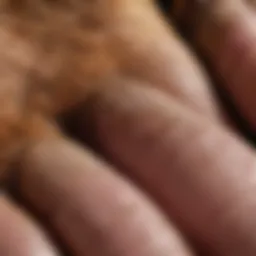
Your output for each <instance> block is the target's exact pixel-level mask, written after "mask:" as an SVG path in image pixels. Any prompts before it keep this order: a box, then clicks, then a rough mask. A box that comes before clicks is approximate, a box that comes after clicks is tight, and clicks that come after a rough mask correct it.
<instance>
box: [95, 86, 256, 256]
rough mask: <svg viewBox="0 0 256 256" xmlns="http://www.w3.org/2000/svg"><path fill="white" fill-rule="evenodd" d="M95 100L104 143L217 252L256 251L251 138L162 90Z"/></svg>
mask: <svg viewBox="0 0 256 256" xmlns="http://www.w3.org/2000/svg"><path fill="white" fill-rule="evenodd" d="M94 100H95V101H94V107H93V111H92V115H93V118H94V128H95V131H96V135H95V136H96V137H97V138H98V142H99V144H100V146H101V147H102V148H103V149H104V150H105V152H106V153H107V156H109V158H110V159H111V160H112V161H113V162H114V163H117V164H119V166H122V167H124V170H127V175H130V176H131V177H132V178H133V179H136V180H137V181H139V182H140V184H141V185H143V186H144V187H145V188H146V189H147V191H148V192H149V193H151V195H153V196H154V197H155V198H156V199H157V200H158V201H159V202H160V203H161V205H162V207H163V208H164V209H165V210H166V211H167V212H168V214H169V216H171V217H173V218H174V219H175V220H176V221H177V223H178V224H179V226H180V228H183V230H185V231H186V232H188V234H189V235H191V236H192V237H193V238H194V239H195V240H198V241H199V242H201V243H203V244H205V245H206V246H209V247H210V248H211V250H210V251H212V252H213V254H214V255H236V256H242V255H248V256H249V255H250V256H253V255H255V253H256V246H255V245H256V237H255V233H256V221H255V218H254V216H255V213H256V200H255V196H254V194H255V190H256V184H255V171H256V168H255V166H256V161H255V155H254V153H253V152H252V150H251V149H250V148H249V147H248V146H247V145H244V144H243V142H242V141H240V139H239V138H237V137H235V135H233V134H231V133H229V132H227V131H226V130H224V128H223V127H218V125H217V124H216V123H210V122H209V121H208V120H207V119H203V118H202V117H201V116H199V115H197V114H196V113H195V112H193V111H190V110H188V109H187V108H186V107H184V106H182V105H181V104H180V103H177V102H176V101H175V100H174V99H173V101H170V98H167V97H166V96H165V95H164V94H161V93H160V92H157V91H156V90H149V89H148V90H146V89H143V88H140V87H133V86H131V85H130V86H129V87H123V88H118V89H117V88H116V89H115V90H112V91H110V90H108V91H105V93H103V92H102V93H101V95H98V97H95V99H94ZM95 102H96V103H95ZM92 121H93V120H91V122H92Z"/></svg>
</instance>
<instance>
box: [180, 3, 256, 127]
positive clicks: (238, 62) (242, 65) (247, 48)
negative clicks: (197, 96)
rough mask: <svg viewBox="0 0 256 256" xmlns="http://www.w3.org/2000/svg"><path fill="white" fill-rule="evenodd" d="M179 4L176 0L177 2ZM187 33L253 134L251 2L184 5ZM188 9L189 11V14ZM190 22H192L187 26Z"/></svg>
mask: <svg viewBox="0 0 256 256" xmlns="http://www.w3.org/2000/svg"><path fill="white" fill-rule="evenodd" d="M177 1H179V0H177ZM185 2H186V5H187V6H188V5H190V7H191V6H193V8H190V10H189V9H187V12H186V11H185V10H186V8H184V10H183V19H184V17H185V16H187V15H186V14H185V13H190V15H189V16H190V17H191V18H190V20H189V23H188V21H187V27H188V30H190V32H191V33H192V37H193V38H194V41H195V43H196V45H197V46H198V48H199V50H201V52H202V53H203V55H204V56H205V57H206V59H207V60H208V61H209V62H210V65H211V67H212V69H213V70H214V71H215V72H216V73H217V75H218V76H219V78H220V80H221V82H222V84H223V87H224V88H225V90H226V91H227V92H228V93H229V94H230V95H231V98H232V100H233V101H234V103H235V105H236V107H237V109H238V111H239V112H240V114H242V115H243V116H244V117H245V118H246V119H247V121H248V122H249V125H250V128H252V129H253V131H256V101H255V97H256V87H255V81H256V75H255V74H256V73H255V70H256V55H255V52H256V47H255V45H256V44H255V43H256V29H255V25H256V13H255V1H245V0H236V1H230V0H223V1H220V0H218V1H211V0H208V1H192V2H193V3H192V4H191V3H189V2H191V1H185ZM191 9H192V10H191ZM191 20H193V21H194V22H191Z"/></svg>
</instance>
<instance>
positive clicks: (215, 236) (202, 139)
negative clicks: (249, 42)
mask: <svg viewBox="0 0 256 256" xmlns="http://www.w3.org/2000/svg"><path fill="white" fill-rule="evenodd" d="M223 2H224V1H223ZM226 3H228V2H226ZM237 3H238V1H237ZM233 6H236V5H233ZM224 7H226V6H224ZM212 11H213V13H214V9H213V10H212ZM237 11H240V12H241V13H242V14H243V12H244V11H245V9H244V8H238V9H237ZM149 13H150V12H149ZM153 13H154V12H153ZM241 13H240V14H241ZM242 14H241V15H242ZM228 17H229V16H228ZM235 17H236V16H235ZM239 17H240V16H239ZM214 18H215V19H216V20H218V19H217V18H218V16H217V17H214ZM152 20H154V19H152ZM157 20H158V19H156V24H161V23H158V22H157ZM220 20H221V21H222V20H223V19H220ZM152 24H155V23H153V22H152ZM228 24H229V23H228ZM238 24H241V23H239V22H238ZM222 25H223V23H220V26H219V27H218V26H217V27H218V28H219V29H220V31H223V30H222V29H223V27H222ZM224 25H225V26H224ZM224 25H223V26H224V27H225V28H226V26H227V25H226V23H225V24H224ZM156 28H157V29H156ZM160 28H162V26H160V25H159V27H158V25H156V27H154V26H153V25H152V26H151V29H152V33H153V31H154V30H153V29H156V32H158V33H159V34H157V35H158V36H156V37H154V38H155V39H154V40H155V41H154V43H152V44H150V45H149V46H148V48H147V51H148V52H150V53H152V54H151V55H149V54H141V55H139V56H141V59H139V60H140V62H139V61H138V59H136V61H134V64H135V67H133V68H132V70H134V73H133V74H136V76H134V75H131V76H124V77H118V78H115V79H113V80H112V82H113V83H111V84H110V85H109V87H106V88H102V89H101V90H97V91H95V92H92V93H91V94H90V97H89V99H88V101H87V104H86V106H83V107H80V108H78V110H77V111H74V112H73V113H71V116H72V121H73V122H72V126H73V128H74V127H76V128H77V129H76V135H77V136H79V137H80V146H78V145H77V143H75V142H73V141H71V139H68V138H65V137H64V138H63V136H60V137H58V136H57V137H54V138H52V137H50V139H48V138H47V137H45V138H44V140H42V141H40V143H38V144H37V145H35V146H34V147H32V148H31V149H30V150H29V151H27V152H26V155H25V156H24V158H23V159H22V161H21V163H22V165H21V168H20V172H19V175H18V178H19V179H18V184H17V189H18V191H19V193H20V194H21V195H22V197H23V199H24V200H25V202H27V203H29V204H30V206H32V208H34V209H36V212H37V216H40V217H41V218H42V219H43V220H45V221H46V222H47V224H48V225H46V226H45V228H42V227H39V224H34V223H35V222H32V218H31V217H28V216H27V214H23V215H22V214H20V211H19V210H17V206H15V205H13V206H12V204H11V203H10V202H9V201H8V200H9V199H3V200H2V202H3V203H2V205H3V206H2V207H1V211H0V212H1V213H6V214H3V216H1V217H0V220H1V221H0V229H1V230H4V232H3V233H2V234H3V235H6V236H5V237H8V238H10V240H9V239H8V240H7V239H6V240H5V239H4V238H2V239H0V241H1V245H0V249H1V250H2V251H3V253H2V254H3V255H6V254H8V253H9V252H10V251H8V250H10V247H8V243H7V242H6V241H13V242H12V243H13V244H14V243H15V242H14V241H21V240H20V239H19V237H21V236H22V235H24V234H27V237H28V238H30V237H33V239H34V240H32V239H31V238H30V241H29V243H27V244H26V243H23V242H22V243H21V247H20V248H25V249H24V251H25V250H26V252H24V255H35V251H34V250H35V249H34V248H37V252H40V253H42V252H41V250H45V254H46V252H47V253H48V254H49V255H51V254H52V255H56V254H57V252H55V249H53V247H52V246H49V244H53V243H51V242H49V241H50V240H51V239H50V238H49V236H47V235H45V234H44V232H43V231H42V230H43V229H47V227H49V229H48V230H49V231H50V232H53V233H54V234H55V235H56V234H57V237H58V238H59V240H60V241H61V242H62V243H63V244H65V247H67V248H68V249H69V250H70V251H71V252H72V253H73V255H87V254H88V255H118V256H125V255H134V256H136V255H139V256H141V255H147V256H155V255H157V256H159V255H160V256H162V255H175V256H176V255H177V256H181V255H182V256H183V255H197V254H196V252H195V253H194V254H193V252H192V251H194V250H195V251H197V250H199V251H200V253H201V252H202V254H203V255H210V254H212V255H235V256H240V255H241V256H242V255H248V256H250V255H255V253H256V246H255V245H256V243H255V229H256V226H255V218H254V215H255V212H256V209H255V199H254V196H253V195H254V192H255V182H254V171H255V152H254V149H252V148H251V147H250V146H249V145H248V143H247V142H246V141H245V140H244V139H243V138H242V136H240V135H239V134H236V133H235V131H234V129H233V127H231V126H229V125H228V124H227V123H226V120H225V119H224V117H223V116H224V115H222V113H221V111H219V109H220V108H219V106H218V104H217V101H215V100H214V97H213V94H212V93H211V91H210V89H209V88H210V86H209V84H210V83H209V82H208V79H207V78H206V76H205V75H203V73H204V71H201V70H202V68H200V67H199V64H197V63H198V61H195V58H194V57H193V55H192V54H191V53H190V51H189V50H188V48H187V47H186V46H185V43H183V42H181V41H180V40H181V39H180V38H177V37H176V34H175V33H172V31H168V30H167V28H166V29H163V30H160ZM245 28H247V26H245ZM211 29H213V28H211ZM226 29H227V28H226ZM206 31H207V30H206ZM135 32H136V29H135V30H134V33H135ZM243 32H244V31H243ZM216 33H217V32H216ZM244 33H245V32H244ZM246 33H247V32H246ZM135 34H136V33H135ZM149 34H150V33H149ZM226 34H228V29H227V31H226V33H225V35H226ZM138 35H139V34H138ZM132 38H133V37H132ZM135 39H136V37H134V40H135ZM139 39H140V40H142V39H141V38H138V42H140V40H139ZM148 41H149V38H147V40H146V39H145V41H143V43H146V42H148ZM230 42H231V43H232V40H231V41H230ZM211 47H212V48H211ZM139 49H140V48H139ZM202 49H208V48H207V45H206V46H205V48H202ZM209 49H212V50H209V52H210V53H212V51H214V50H215V47H214V45H213V46H211V45H209ZM141 51H142V52H143V49H141ZM216 52H217V50H216ZM234 53H235V52H234ZM128 56H130V55H129V54H128ZM134 56H136V55H133V57H134ZM146 57H147V58H146ZM144 58H146V59H145V60H146V61H145V62H143V61H142V60H143V59H144ZM148 58H149V59H148ZM211 60H212V63H213V68H214V69H215V70H216V71H218V72H220V69H219V65H220V63H218V62H215V59H211ZM127 61H128V60H127ZM128 63H130V62H129V61H128ZM139 63H144V65H143V66H141V65H139ZM145 63H146V64H145ZM154 63H156V64H154ZM252 63H254V62H250V63H249V64H250V65H249V64H248V68H252V67H253V66H252ZM153 64H154V65H153ZM151 65H152V66H151ZM129 67H132V66H131V65H130V66H129ZM170 70H171V71H173V72H170ZM223 74H224V73H222V75H223ZM233 75H236V74H233V73H232V72H229V73H227V74H226V76H225V77H224V78H225V83H224V85H225V86H230V84H231V82H232V81H233ZM145 85H150V86H145ZM229 88H231V87H229ZM239 88H240V89H239V90H237V91H235V92H233V91H232V94H233V95H235V96H236V99H237V102H238V103H239V104H238V106H241V105H240V102H243V101H244V98H246V97H247V96H246V95H244V94H242V91H243V90H244V87H243V88H241V86H240V87H239ZM251 94H252V93H251V91H250V95H248V98H247V99H249V102H250V97H249V96H251ZM240 96H242V97H240ZM250 106H251V107H252V108H253V107H254V105H253V101H251V105H250ZM243 111H245V110H243ZM252 112H253V111H252ZM245 114H246V113H245ZM248 117H249V116H248ZM248 120H249V121H250V122H251V123H252V124H253V118H252V117H251V116H250V118H249V119H248ZM88 123H89V124H90V126H92V127H93V129H92V131H93V133H90V132H89V131H88V125H87V124H88ZM88 136H89V137H90V136H93V138H94V139H95V140H96V142H97V149H98V152H97V153H95V154H92V153H91V152H90V150H89V149H87V147H86V145H84V144H83V138H85V139H86V138H87V137H88ZM100 155H102V156H104V158H105V160H102V157H101V156H100ZM2 209H3V210H2ZM17 219H18V220H19V221H17ZM7 222H8V223H13V225H14V226H15V228H16V229H17V230H13V229H8V228H5V229H4V228H3V227H4V225H7V224H6V223H7ZM31 222H32V223H31ZM5 227H6V226H5ZM177 230H179V231H177ZM7 231H9V233H8V232H7ZM14 232H15V234H16V235H15V236H14ZM17 234H20V235H19V236H18V235H17ZM25 237H26V236H25ZM46 237H47V238H46ZM186 238H189V239H190V240H191V245H190V246H188V243H187V242H186V241H187V240H186ZM15 239H17V240H15ZM26 241H27V240H26ZM46 245H47V246H46ZM56 247H57V246H56ZM13 248H14V249H13V250H15V248H16V247H13ZM20 248H19V250H20V251H19V250H18V249H17V248H16V250H17V251H13V252H11V253H10V255H21V253H22V252H21V249H20ZM2 251H1V252H2ZM18 253H19V254H18ZM50 253H51V254H50Z"/></svg>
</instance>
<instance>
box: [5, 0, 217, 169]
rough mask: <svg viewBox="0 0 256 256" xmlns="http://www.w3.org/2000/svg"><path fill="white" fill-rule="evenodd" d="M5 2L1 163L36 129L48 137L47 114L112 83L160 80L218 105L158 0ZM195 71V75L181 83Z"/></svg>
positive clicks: (183, 94) (187, 96)
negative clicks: (194, 85)
mask: <svg viewBox="0 0 256 256" xmlns="http://www.w3.org/2000/svg"><path fill="white" fill-rule="evenodd" d="M0 10H1V14H0V18H1V21H0V22H1V23H0V44H1V50H0V56H1V60H0V65H1V74H0V77H1V78H0V79H2V80H1V94H0V97H1V104H2V105H1V106H2V107H1V112H0V120H1V128H0V145H1V146H0V148H1V150H0V159H1V160H0V168H1V166H3V167H5V165H6V161H10V160H11V158H13V157H14V156H15V157H18V156H19V154H20V153H21V152H22V151H24V149H25V148H26V146H27V144H28V141H30V140H31V134H33V141H34V139H36V138H37V137H40V138H41V136H42V132H43V130H44V129H39V130H40V133H39V134H40V135H36V134H35V131H37V130H38V127H42V125H43V123H44V122H49V120H50V121H51V119H54V118H55V117H56V115H58V114H60V113H62V112H63V111H65V110H68V109H69V108H70V107H72V106H74V105H75V104H77V103H79V102H81V101H84V100H85V99H86V97H87V96H88V95H89V94H90V91H91V90H97V88H100V87H107V86H109V84H116V83H120V84H122V82H125V81H127V80H136V81H137V80H139V81H140V82H141V84H146V85H152V84H158V85H159V86H160V87H162V88H164V89H166V90H168V91H170V92H171V93H173V94H174V95H177V97H179V98H180V99H181V100H184V101H185V103H187V102H188V103H189V104H191V105H193V107H196V108H200V109H204V110H203V111H206V112H208V111H210V112H211V111H214V110H212V109H213V107H212V101H213V100H212V97H210V96H209V95H210V94H208V93H207V90H208V88H206V87H204V86H203V82H204V78H201V73H202V72H201V71H199V69H198V67H197V66H195V65H194V64H193V62H192V59H191V58H190V56H189V55H190V52H189V51H188V50H187V49H186V47H185V46H184V45H179V44H178V42H177V39H176V35H174V32H173V31H172V30H171V29H170V28H169V27H167V23H166V22H165V21H164V20H163V19H162V17H161V16H160V12H159V11H158V10H157V8H156V6H155V5H154V4H153V2H152V1H143V0H140V1H128V0H127V1H125V0H108V1H81V0H75V1H72V0H70V1H68V0H67V1H44V0H38V1H30V0H22V1H15V0H8V1H4V2H3V3H2V4H1V6H0ZM172 45H173V48H172ZM169 60H173V63H175V62H176V61H177V63H176V64H175V66H174V65H173V64H172V63H171V62H169ZM145 64H146V65H145ZM184 65H185V66H186V67H185V66H184ZM173 66H174V67H173ZM170 68H173V69H174V71H175V72H173V74H170V73H169V70H170ZM185 68H186V70H187V71H186V72H185V71H184V70H185ZM188 72H189V73H188ZM189 74H191V81H190V83H188V82H186V81H184V82H183V84H182V88H177V87H178V86H180V85H178V81H179V78H180V77H182V76H185V75H189ZM191 84H196V88H197V90H194V89H193V90H191V89H190V86H191ZM188 87H189V88H188ZM198 92H199V93H198ZM201 94H203V95H205V97H204V99H203V102H200V104H199V106H198V99H197V95H201ZM190 101H191V102H190ZM38 122H39V124H38ZM47 125H48V124H44V125H43V126H47ZM33 127H34V128H33ZM31 130H32V131H31ZM43 133H44V132H43ZM2 149H4V150H2ZM2 169H3V168H2Z"/></svg>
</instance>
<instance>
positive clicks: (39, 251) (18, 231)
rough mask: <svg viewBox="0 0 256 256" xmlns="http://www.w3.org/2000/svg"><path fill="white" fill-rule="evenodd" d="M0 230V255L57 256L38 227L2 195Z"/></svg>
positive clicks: (0, 202)
mask: <svg viewBox="0 0 256 256" xmlns="http://www.w3.org/2000/svg"><path fill="white" fill-rule="evenodd" d="M0 230H1V232H0V254H1V255H5V256H9V255H10V256H37V255H38V256H41V255H45V256H56V255H59V253H58V252H57V251H56V249H55V247H54V246H53V245H52V243H51V241H50V240H49V239H48V238H47V236H46V234H45V233H44V232H43V231H42V230H40V228H39V226H38V225H37V224H36V223H35V222H34V221H32V219H31V218H30V217H29V216H28V215H27V214H26V213H24V212H23V211H22V209H20V208H19V207H18V206H16V205H15V204H13V203H12V202H11V201H10V200H9V198H8V197H6V196H3V195H1V197H0Z"/></svg>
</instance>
